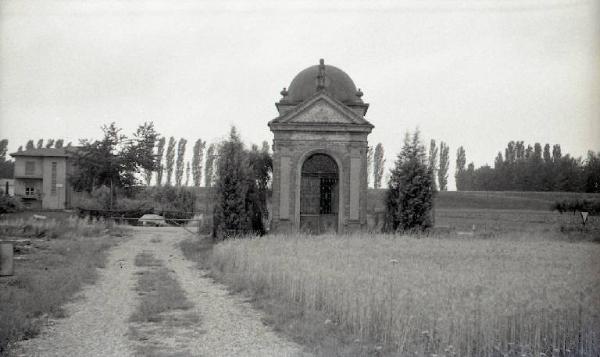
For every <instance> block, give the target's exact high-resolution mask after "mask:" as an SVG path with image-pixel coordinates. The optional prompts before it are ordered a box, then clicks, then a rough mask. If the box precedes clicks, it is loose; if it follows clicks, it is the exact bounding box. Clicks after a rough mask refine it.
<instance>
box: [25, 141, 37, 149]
mask: <svg viewBox="0 0 600 357" xmlns="http://www.w3.org/2000/svg"><path fill="white" fill-rule="evenodd" d="M31 149H35V145H33V140H29V141H27V144H25V150H31Z"/></svg>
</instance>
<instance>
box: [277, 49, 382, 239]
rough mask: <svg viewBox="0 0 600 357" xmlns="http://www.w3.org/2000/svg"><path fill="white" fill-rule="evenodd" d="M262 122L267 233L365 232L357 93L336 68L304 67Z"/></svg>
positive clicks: (363, 132) (363, 142) (367, 126)
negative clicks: (267, 167)
mask: <svg viewBox="0 0 600 357" xmlns="http://www.w3.org/2000/svg"><path fill="white" fill-rule="evenodd" d="M281 95H282V98H281V100H280V101H279V102H277V103H276V104H275V105H276V107H277V110H278V112H279V116H278V117H277V118H275V119H273V120H271V121H270V122H269V124H268V125H269V128H270V130H271V131H272V132H273V134H274V140H273V196H272V220H271V232H295V231H301V232H306V233H314V234H322V233H346V232H354V231H359V230H363V229H366V226H367V150H368V142H367V136H368V135H369V133H371V130H372V129H373V125H372V124H371V123H369V122H368V121H367V120H366V119H365V115H366V113H367V109H368V107H369V105H368V104H366V103H364V102H363V100H362V96H363V93H362V91H361V90H360V89H357V88H356V86H355V85H354V82H353V81H352V79H351V78H350V76H348V74H346V73H345V72H344V71H342V70H341V69H339V68H337V67H334V66H331V65H326V64H325V63H324V61H323V60H322V59H321V60H320V64H319V65H315V66H311V67H308V68H306V69H304V70H303V71H301V72H300V73H298V74H297V75H296V77H294V79H293V80H292V82H291V84H290V85H289V87H288V89H286V88H284V89H283V90H282V91H281Z"/></svg>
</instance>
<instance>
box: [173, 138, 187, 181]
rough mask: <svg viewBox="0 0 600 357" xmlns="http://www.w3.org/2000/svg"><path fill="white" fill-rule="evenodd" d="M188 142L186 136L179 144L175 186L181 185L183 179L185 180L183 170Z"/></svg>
mask: <svg viewBox="0 0 600 357" xmlns="http://www.w3.org/2000/svg"><path fill="white" fill-rule="evenodd" d="M186 144H187V140H185V139H184V138H180V139H179V143H178V144H177V162H176V166H175V186H177V187H179V186H181V181H182V180H183V170H184V165H185V163H184V161H183V158H184V155H185V145H186Z"/></svg>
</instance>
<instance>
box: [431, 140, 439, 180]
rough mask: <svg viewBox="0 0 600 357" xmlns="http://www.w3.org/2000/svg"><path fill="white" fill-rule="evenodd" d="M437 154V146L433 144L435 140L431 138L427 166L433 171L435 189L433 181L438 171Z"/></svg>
mask: <svg viewBox="0 0 600 357" xmlns="http://www.w3.org/2000/svg"><path fill="white" fill-rule="evenodd" d="M437 156H438V148H437V146H436V144H435V140H434V139H431V142H430V143H429V167H430V168H431V171H432V173H433V188H434V189H435V190H437V185H436V183H435V176H436V173H437V171H438V163H437Z"/></svg>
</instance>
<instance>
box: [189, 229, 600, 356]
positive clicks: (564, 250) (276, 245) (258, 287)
mask: <svg viewBox="0 0 600 357" xmlns="http://www.w3.org/2000/svg"><path fill="white" fill-rule="evenodd" d="M192 255H193V254H192ZM599 255H600V246H599V245H597V244H594V243H588V242H580V243H568V242H564V241H553V240H548V239H544V238H541V237H536V236H535V235H533V234H530V235H528V236H525V237H520V238H518V239H517V238H512V237H502V239H473V238H471V239H464V238H463V239H459V238H446V239H439V238H428V239H415V238H413V237H406V236H396V237H391V236H383V235H364V236H360V235H356V236H320V237H310V236H300V235H294V236H282V235H275V236H268V237H264V238H256V239H239V240H230V241H226V242H223V243H219V244H217V245H216V246H214V248H213V250H212V252H211V257H210V262H209V263H210V268H211V269H212V271H213V273H214V274H215V275H216V276H217V277H218V278H219V279H221V280H223V281H225V282H226V283H228V284H229V285H230V286H231V287H233V289H235V290H242V291H248V292H251V293H253V295H254V296H255V297H257V298H258V300H259V302H258V304H259V305H261V304H262V305H269V304H271V305H275V306H276V307H275V308H273V307H271V308H270V310H271V312H273V311H275V317H274V319H279V320H281V321H280V322H279V326H285V327H284V328H283V329H284V330H285V331H286V332H290V331H291V334H292V335H293V336H294V337H295V338H296V339H300V340H302V339H303V336H307V337H306V339H308V340H310V342H311V343H315V342H316V343H321V347H322V346H323V343H325V344H327V343H328V344H329V345H330V346H333V348H329V349H327V350H326V351H325V352H322V354H324V355H352V354H354V355H364V354H368V353H375V354H377V355H397V354H401V355H405V354H407V355H408V354H410V355H418V356H431V355H433V354H437V355H446V356H502V355H504V354H507V355H509V356H521V355H525V356H540V353H545V354H546V355H547V356H558V355H560V356H584V355H585V356H596V355H598V354H599V353H600V303H599V301H600V281H599V280H598V276H600V260H599V259H598V258H597V257H598V256H599ZM277 311H279V314H280V315H285V314H286V313H285V312H284V311H291V312H292V313H287V314H288V315H289V316H288V317H287V318H285V317H283V318H282V317H281V316H280V317H277V316H276V315H277ZM271 316H273V314H271ZM319 320H320V321H319ZM315 324H318V325H320V326H317V325H315ZM315 329H316V330H317V331H319V333H320V335H321V336H316V337H315V336H314V333H313V331H315ZM330 339H335V340H336V341H338V344H337V346H336V345H335V344H332V343H329V342H327V341H328V340H330ZM319 341H320V342H319ZM324 341H325V342H324ZM319 348H320V347H319V346H317V347H315V350H317V351H318V350H319ZM339 351H342V352H339Z"/></svg>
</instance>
